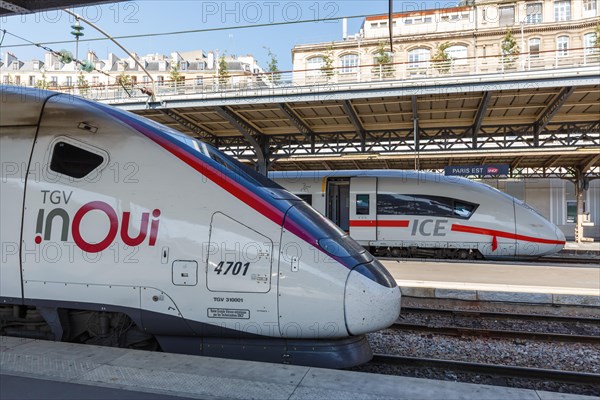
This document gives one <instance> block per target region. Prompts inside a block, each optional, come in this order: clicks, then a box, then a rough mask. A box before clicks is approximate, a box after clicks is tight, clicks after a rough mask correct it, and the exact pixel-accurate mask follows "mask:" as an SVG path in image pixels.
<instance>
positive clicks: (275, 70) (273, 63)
mask: <svg viewBox="0 0 600 400" xmlns="http://www.w3.org/2000/svg"><path fill="white" fill-rule="evenodd" d="M263 49H265V50H267V54H268V56H269V62H268V63H267V72H269V76H268V77H267V79H268V80H270V81H271V82H272V83H278V82H279V81H281V73H280V71H279V66H278V60H277V56H276V55H275V54H273V52H272V51H271V49H270V48H268V47H266V46H263Z"/></svg>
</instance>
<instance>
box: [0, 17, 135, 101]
mask: <svg viewBox="0 0 600 400" xmlns="http://www.w3.org/2000/svg"><path fill="white" fill-rule="evenodd" d="M0 31H1V32H2V40H4V36H5V35H10V36H13V37H15V38H17V39H19V40H22V41H24V42H27V43H28V45H29V46H36V47H39V48H40V49H43V50H46V51H47V52H50V53H52V54H54V55H56V56H59V57H60V56H61V53H60V52H59V51H56V50H54V49H52V48H50V47H48V46H46V45H44V44H42V43H35V42H32V41H31V40H29V39H26V38H24V37H22V36H19V35H17V34H14V33H11V32H9V31H7V30H6V29H2V30H0ZM0 43H1V42H0ZM73 62H74V63H75V64H78V65H81V66H84V65H85V64H84V62H83V61H81V60H78V59H74V60H73ZM92 71H96V72H99V73H101V74H103V75H105V76H107V77H109V78H114V76H112V75H111V74H109V73H108V72H106V71H102V70H100V69H98V68H96V67H94V68H93V69H92ZM82 72H83V71H82ZM117 83H118V84H119V85H121V87H122V88H123V89H124V90H125V92H127V94H129V96H131V93H129V90H127V88H126V87H125V85H123V82H121V81H120V80H119V79H117Z"/></svg>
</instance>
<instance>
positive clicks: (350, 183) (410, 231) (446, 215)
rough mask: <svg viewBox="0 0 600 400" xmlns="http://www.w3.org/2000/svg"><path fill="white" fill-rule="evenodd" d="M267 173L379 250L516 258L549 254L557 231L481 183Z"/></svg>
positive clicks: (560, 237)
mask: <svg viewBox="0 0 600 400" xmlns="http://www.w3.org/2000/svg"><path fill="white" fill-rule="evenodd" d="M270 177H271V178H272V179H273V180H275V181H276V182H277V183H279V184H280V185H282V186H283V187H285V188H286V189H288V190H289V191H290V192H292V193H295V194H297V195H298V196H299V197H301V198H303V199H304V200H305V201H307V202H310V203H311V204H312V206H313V207H314V208H315V209H316V210H318V211H319V212H320V213H322V214H323V215H325V216H327V217H328V218H330V219H331V220H332V221H333V222H335V223H336V224H337V225H339V226H340V227H341V228H342V229H343V230H345V231H347V232H349V233H350V236H352V237H353V238H354V239H355V240H356V241H358V242H359V243H360V244H361V245H363V246H365V247H369V248H371V249H372V250H374V251H378V252H379V253H381V254H392V255H396V256H401V255H411V254H412V255H432V256H438V257H454V258H481V257H484V258H486V259H515V258H517V259H520V258H523V259H525V258H532V257H539V256H544V255H549V254H553V253H556V252H558V251H560V250H561V249H562V248H563V246H564V244H565V237H564V234H563V233H562V232H561V231H560V229H559V228H558V227H556V226H555V225H554V224H552V223H550V222H549V221H548V220H546V219H545V218H544V217H543V216H541V215H540V214H539V213H538V212H536V211H535V210H534V209H532V208H531V207H529V206H528V205H527V204H525V203H523V202H522V201H520V200H518V199H516V198H514V197H511V196H509V195H507V194H505V193H502V192H500V191H499V190H497V189H494V188H492V187H490V186H488V185H486V184H483V183H478V182H474V181H470V180H468V179H465V178H459V177H446V176H443V175H439V174H434V173H427V172H416V171H394V170H374V171H360V170H359V171H299V172H294V171H285V172H284V171H282V172H272V173H271V174H270Z"/></svg>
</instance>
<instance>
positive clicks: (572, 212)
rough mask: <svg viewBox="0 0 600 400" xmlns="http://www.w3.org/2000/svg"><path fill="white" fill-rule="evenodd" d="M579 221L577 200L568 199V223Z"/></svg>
mask: <svg viewBox="0 0 600 400" xmlns="http://www.w3.org/2000/svg"><path fill="white" fill-rule="evenodd" d="M575 222H577V202H576V201H575V200H567V224H573V223H575Z"/></svg>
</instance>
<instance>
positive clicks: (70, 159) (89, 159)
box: [50, 142, 104, 179]
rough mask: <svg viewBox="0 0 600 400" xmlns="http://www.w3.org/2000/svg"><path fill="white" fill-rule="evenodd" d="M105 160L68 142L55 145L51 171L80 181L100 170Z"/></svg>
mask: <svg viewBox="0 0 600 400" xmlns="http://www.w3.org/2000/svg"><path fill="white" fill-rule="evenodd" d="M103 162H104V158H103V157H102V156H101V155H99V154H96V153H92V152H91V151H88V150H85V149H82V148H81V147H77V146H74V145H72V144H70V143H66V142H58V143H56V144H55V145H54V150H53V151H52V159H51V161H50V169H51V170H52V171H54V172H58V173H59V174H63V175H67V176H70V177H72V178H76V179H80V178H83V177H84V176H86V175H87V174H89V173H90V172H92V171H93V170H95V169H96V168H98V167H99V166H100V165H101V164H102V163H103Z"/></svg>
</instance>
